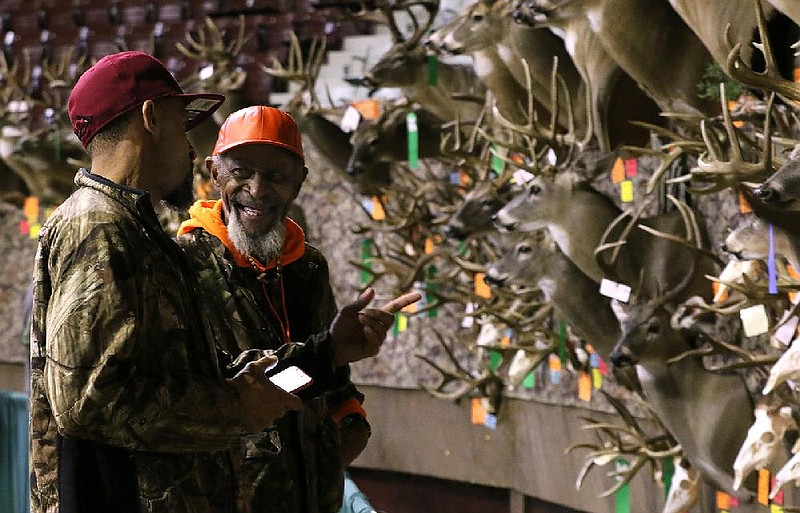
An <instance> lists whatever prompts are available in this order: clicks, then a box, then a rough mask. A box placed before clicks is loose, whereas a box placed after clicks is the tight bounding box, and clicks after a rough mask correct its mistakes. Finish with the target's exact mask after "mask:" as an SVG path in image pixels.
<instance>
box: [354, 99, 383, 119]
mask: <svg viewBox="0 0 800 513" xmlns="http://www.w3.org/2000/svg"><path fill="white" fill-rule="evenodd" d="M353 107H355V108H356V110H357V111H358V113H359V114H361V117H362V118H364V119H375V118H377V117H378V116H379V115H380V113H381V104H380V103H378V102H377V101H375V100H359V101H357V102H353Z"/></svg>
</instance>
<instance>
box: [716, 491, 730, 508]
mask: <svg viewBox="0 0 800 513" xmlns="http://www.w3.org/2000/svg"><path fill="white" fill-rule="evenodd" d="M717 508H718V509H730V508H731V496H730V495H728V494H727V493H725V492H717Z"/></svg>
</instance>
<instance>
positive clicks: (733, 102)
mask: <svg viewBox="0 0 800 513" xmlns="http://www.w3.org/2000/svg"><path fill="white" fill-rule="evenodd" d="M736 105H737V101H736V100H728V110H736ZM733 126H735V127H736V128H742V127H743V126H744V121H734V122H733Z"/></svg>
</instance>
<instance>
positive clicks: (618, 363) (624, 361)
mask: <svg viewBox="0 0 800 513" xmlns="http://www.w3.org/2000/svg"><path fill="white" fill-rule="evenodd" d="M609 359H610V360H611V363H612V364H614V367H619V368H620V369H624V368H625V367H630V366H631V365H633V364H634V363H635V362H634V361H633V358H631V357H630V355H628V354H625V353H623V352H621V351H614V352H612V353H611V356H610V357H609Z"/></svg>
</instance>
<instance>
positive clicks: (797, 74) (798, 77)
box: [794, 68, 800, 82]
mask: <svg viewBox="0 0 800 513" xmlns="http://www.w3.org/2000/svg"><path fill="white" fill-rule="evenodd" d="M794 81H795V82H800V68H795V69H794Z"/></svg>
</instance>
